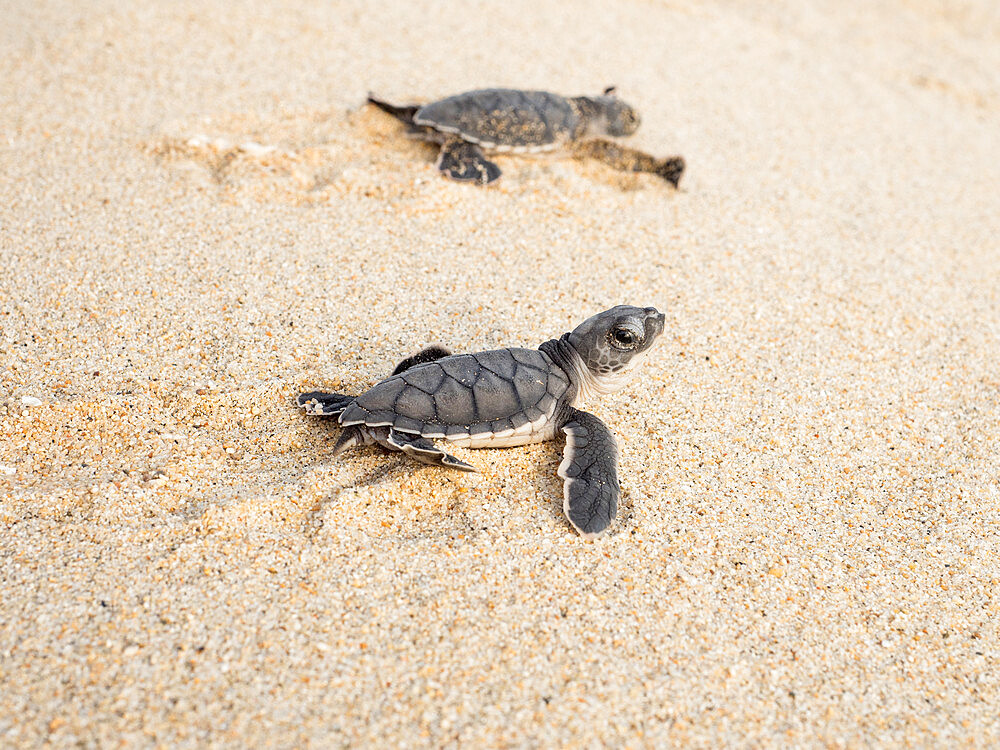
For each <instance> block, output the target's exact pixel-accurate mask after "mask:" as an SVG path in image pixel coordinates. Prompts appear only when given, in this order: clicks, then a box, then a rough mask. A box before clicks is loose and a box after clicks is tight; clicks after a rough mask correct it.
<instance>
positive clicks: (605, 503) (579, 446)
mask: <svg viewBox="0 0 1000 750" xmlns="http://www.w3.org/2000/svg"><path fill="white" fill-rule="evenodd" d="M562 429H563V432H565V433H566V447H565V448H564V449H563V460H562V463H561V464H559V476H561V477H562V478H563V479H565V480H566V481H565V483H564V484H563V512H565V513H566V517H567V518H568V519H569V522H570V523H571V524H573V526H574V527H575V528H576V530H577V531H579V532H580V534H581V535H582V536H583V537H584V538H586V539H596V538H597V537H599V536H600V535H601V534H603V533H604V530H605V529H607V528H608V526H610V525H611V522H612V521H613V520H614V519H615V516H616V515H617V514H618V495H619V494H620V493H621V488H620V486H619V484H618V445H617V444H616V443H615V437H614V435H612V434H611V430H609V429H608V427H607V425H605V424H604V422H602V421H601V420H599V419H598V418H597V417H595V416H594V415H593V414H588V413H587V412H585V411H580V410H579V409H573V410H572V411H571V412H570V414H569V419H567V420H566V423H565V424H563V426H562Z"/></svg>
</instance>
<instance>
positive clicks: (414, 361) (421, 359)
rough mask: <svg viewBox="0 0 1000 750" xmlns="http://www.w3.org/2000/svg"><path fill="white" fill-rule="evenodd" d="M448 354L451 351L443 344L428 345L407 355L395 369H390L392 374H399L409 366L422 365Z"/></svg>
mask: <svg viewBox="0 0 1000 750" xmlns="http://www.w3.org/2000/svg"><path fill="white" fill-rule="evenodd" d="M448 356H451V352H449V351H448V350H447V349H445V348H444V347H443V346H428V347H427V348H426V349H423V350H422V351H419V352H417V353H416V354H414V355H413V356H412V357H407V358H406V359H404V360H403V361H402V362H400V363H399V364H398V365H396V369H395V370H393V371H392V374H393V375H399V373H401V372H406V371H407V370H409V369H410V368H411V367H415V366H416V365H422V364H424V363H425V362H433V361H434V360H436V359H441V358H442V357H448Z"/></svg>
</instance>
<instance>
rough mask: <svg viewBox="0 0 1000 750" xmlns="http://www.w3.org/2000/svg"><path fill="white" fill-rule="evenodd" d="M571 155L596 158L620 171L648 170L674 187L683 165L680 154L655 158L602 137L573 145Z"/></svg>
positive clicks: (678, 179) (681, 172)
mask: <svg viewBox="0 0 1000 750" xmlns="http://www.w3.org/2000/svg"><path fill="white" fill-rule="evenodd" d="M573 155H574V156H575V157H576V158H578V159H597V160H598V161H602V162H604V163H605V164H607V165H608V166H611V167H614V168H615V169H617V170H619V171H620V172H650V173H651V174H655V175H658V176H659V177H662V178H663V179H664V180H666V181H667V182H669V183H670V184H671V185H673V186H674V187H677V183H679V182H680V181H681V175H683V174H684V166H685V165H684V157H682V156H670V157H668V158H666V159H657V158H655V157H652V156H650V155H649V154H645V153H643V152H642V151H636V150H635V149H634V148H627V147H626V146H622V145H621V144H619V143H615V142H614V141H608V140H604V139H603V138H596V139H594V140H590V141H583V142H581V143H578V144H576V145H575V146H574V147H573Z"/></svg>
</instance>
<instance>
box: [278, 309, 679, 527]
mask: <svg viewBox="0 0 1000 750" xmlns="http://www.w3.org/2000/svg"><path fill="white" fill-rule="evenodd" d="M663 321H664V317H663V314H662V313H660V312H658V311H657V310H656V309H655V308H652V307H646V308H641V307H631V306H628V305H619V306H617V307H613V308H611V309H610V310H606V311H605V312H602V313H598V314H597V315H594V316H593V317H591V318H588V319H587V320H585V321H584V322H583V323H581V324H580V325H579V326H577V327H576V328H575V329H573V331H571V332H570V333H565V334H563V335H562V336H561V337H559V338H557V339H551V340H549V341H546V342H544V343H543V344H541V345H540V346H539V347H538V349H513V348H512V349H497V350H494V351H486V352H476V353H474V354H450V353H449V352H448V351H447V350H446V349H442V348H441V347H431V348H429V349H424V350H423V351H421V352H419V353H418V354H415V355H414V356H412V357H408V358H407V359H404V360H403V361H402V362H400V363H399V365H397V367H396V369H395V370H394V371H393V373H392V375H391V376H390V377H388V378H386V379H385V380H383V381H382V382H380V383H378V384H377V385H375V386H374V387H373V388H371V389H370V390H368V391H366V392H365V393H362V394H361V395H360V396H357V397H353V396H345V395H342V394H339V393H323V392H319V391H314V392H311V393H303V394H301V395H300V396H299V397H298V399H297V401H296V403H297V404H298V405H299V406H301V407H303V408H304V409H305V410H306V413H308V414H315V415H325V416H330V417H336V418H337V420H338V421H339V423H340V425H341V427H343V432H341V434H340V437H339V439H338V440H337V443H336V444H335V445H334V448H333V455H334V456H336V455H339V454H340V453H341V452H343V451H344V450H346V449H348V448H350V447H353V446H356V445H371V444H373V443H375V444H378V445H381V446H382V447H383V448H387V449H389V450H392V451H402V452H403V453H405V454H406V455H408V456H410V457H411V458H413V459H416V460H417V461H421V462H423V463H427V464H434V465H437V466H444V467H449V468H453V469H461V470H463V471H475V468H474V467H472V466H471V465H470V464H467V463H466V462H464V461H462V460H461V459H459V458H456V457H455V456H452V455H451V454H449V453H448V452H447V451H446V450H445V449H444V448H442V447H439V446H437V445H435V444H434V442H433V441H434V440H436V439H437V440H445V441H447V442H449V443H453V444H455V445H460V446H464V447H468V448H503V447H508V446H514V445H526V444H528V443H538V442H542V441H545V440H553V439H555V438H556V437H557V436H558V435H559V434H560V433H565V435H566V446H565V448H564V449H563V460H562V463H561V464H560V465H559V476H561V477H562V478H563V479H564V480H565V482H564V484H563V511H564V512H565V513H566V517H567V518H568V519H569V522H570V523H571V524H573V526H574V528H576V529H577V531H579V532H580V533H581V534H582V535H583V536H584V537H587V538H595V537H598V536H600V535H601V534H602V533H603V532H604V531H605V530H606V529H607V527H608V526H609V525H610V524H611V522H612V521H613V520H614V518H615V515H616V514H617V512H618V496H619V494H620V487H619V484H618V446H617V445H616V443H615V438H614V436H613V435H612V434H611V431H610V430H609V429H608V428H607V426H606V425H605V424H604V423H603V422H602V421H601V420H600V419H598V418H597V417H595V416H594V415H593V414H589V413H588V412H585V411H582V410H580V409H577V408H576V404H577V403H579V402H580V401H582V400H583V399H585V398H587V397H589V396H592V395H595V394H601V393H613V392H614V391H617V390H620V389H621V388H623V387H624V386H625V384H626V383H627V382H628V380H629V379H630V377H631V376H632V375H633V374H634V373H635V370H636V367H637V366H638V365H639V363H640V362H641V361H642V360H643V359H644V358H645V355H646V354H647V353H648V352H649V349H650V347H651V346H652V345H653V342H654V341H656V339H657V337H658V336H659V335H660V334H661V333H663Z"/></svg>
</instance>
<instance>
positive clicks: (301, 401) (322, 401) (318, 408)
mask: <svg viewBox="0 0 1000 750" xmlns="http://www.w3.org/2000/svg"><path fill="white" fill-rule="evenodd" d="M353 400H354V397H353V396H344V395H343V394H340V393H324V392H323V391H310V392H309V393H300V394H299V397H298V398H297V399H295V403H296V404H297V405H299V406H301V407H302V408H303V409H305V410H306V414H315V415H317V416H324V417H339V416H340V413H341V412H342V411H344V409H346V408H347V407H348V406H349V405H350V403H351V402H352V401H353Z"/></svg>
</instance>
